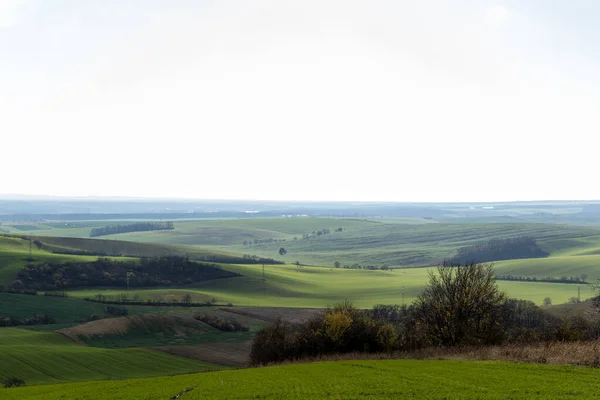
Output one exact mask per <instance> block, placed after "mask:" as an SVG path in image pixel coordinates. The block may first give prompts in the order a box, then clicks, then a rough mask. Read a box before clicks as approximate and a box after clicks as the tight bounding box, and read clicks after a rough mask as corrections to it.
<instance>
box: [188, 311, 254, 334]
mask: <svg viewBox="0 0 600 400" xmlns="http://www.w3.org/2000/svg"><path fill="white" fill-rule="evenodd" d="M195 318H196V319H197V320H198V321H202V322H204V323H206V324H208V325H210V326H212V327H213V328H217V329H218V330H220V331H223V332H247V331H249V330H250V328H249V327H247V326H245V325H242V324H240V323H239V322H237V321H236V320H233V319H231V320H230V319H224V318H219V317H216V316H209V315H206V314H200V315H198V316H197V317H195Z"/></svg>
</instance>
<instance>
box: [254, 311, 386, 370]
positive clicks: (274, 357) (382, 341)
mask: <svg viewBox="0 0 600 400" xmlns="http://www.w3.org/2000/svg"><path fill="white" fill-rule="evenodd" d="M397 342H398V333H397V330H396V328H395V327H394V326H393V325H392V324H390V323H389V322H387V321H383V320H377V319H374V318H373V317H372V316H371V313H370V312H369V311H364V310H360V309H358V308H356V307H354V305H353V304H352V303H350V302H344V303H341V304H339V305H337V306H335V307H333V308H329V309H327V310H326V311H325V312H323V313H320V314H318V315H316V316H315V317H313V318H311V319H310V320H308V321H307V322H305V323H304V324H301V325H299V326H298V327H296V328H293V327H290V326H287V325H285V324H284V323H283V322H282V321H281V320H278V321H277V322H276V323H275V324H274V325H271V326H268V327H266V328H265V329H263V330H262V331H260V332H259V333H258V334H257V335H256V337H255V339H254V342H253V344H252V352H251V355H250V360H251V362H252V363H253V364H264V363H268V362H278V361H283V360H294V359H299V358H303V357H310V356H318V355H323V354H334V353H349V352H383V351H392V350H394V349H396V346H397Z"/></svg>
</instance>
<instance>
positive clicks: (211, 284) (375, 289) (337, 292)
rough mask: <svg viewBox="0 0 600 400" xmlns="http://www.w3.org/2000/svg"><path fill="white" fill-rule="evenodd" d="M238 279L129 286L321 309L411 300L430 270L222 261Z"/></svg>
mask: <svg viewBox="0 0 600 400" xmlns="http://www.w3.org/2000/svg"><path fill="white" fill-rule="evenodd" d="M223 267H224V268H226V269H228V270H230V271H233V272H237V273H239V274H241V275H242V276H240V277H235V278H227V279H218V280H214V281H207V282H202V283H199V284H193V285H188V286H182V287H172V288H148V289H146V288H144V289H135V288H132V290H130V295H131V296H135V295H137V296H138V297H139V298H141V299H147V298H153V299H161V300H168V299H181V297H182V296H184V295H185V294H190V295H191V296H192V299H194V300H199V301H202V300H206V299H210V298H213V297H214V298H216V299H217V301H218V303H220V304H223V303H232V304H234V305H236V306H271V307H272V306H283V307H316V308H320V307H325V306H327V305H333V304H335V303H338V302H340V301H343V300H345V299H347V300H351V301H353V302H354V303H355V304H356V305H357V306H359V307H372V306H373V305H375V304H401V303H402V293H403V291H404V301H405V303H406V304H409V303H410V302H412V301H413V300H414V299H415V298H416V296H418V294H419V293H420V292H421V290H422V289H423V288H424V287H425V285H426V283H427V279H428V273H429V271H430V270H431V269H430V268H405V269H396V270H391V271H379V270H377V271H368V270H353V269H344V268H339V269H336V268H323V267H297V266H295V265H267V266H265V275H264V276H265V279H264V280H263V272H262V266H261V265H224V266H223ZM499 285H500V288H501V289H503V290H505V291H506V292H507V293H508V295H509V296H511V297H515V298H520V299H526V300H531V301H534V302H536V303H538V304H541V303H542V301H543V299H544V298H545V297H548V296H549V297H551V298H552V300H553V302H554V303H555V304H557V303H561V302H566V301H567V300H568V299H569V298H570V297H573V296H577V286H578V285H574V284H563V283H543V282H513V281H500V282H499ZM582 287H583V289H582V291H581V294H582V297H583V298H586V297H591V296H592V295H593V294H592V293H591V291H590V292H589V293H587V292H586V290H585V289H588V288H589V286H587V285H582ZM98 293H100V294H104V295H107V296H116V295H119V294H121V293H123V289H105V288H87V289H82V290H73V291H69V295H70V296H73V297H79V298H83V297H93V296H94V295H95V294H98Z"/></svg>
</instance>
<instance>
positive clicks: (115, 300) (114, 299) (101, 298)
mask: <svg viewBox="0 0 600 400" xmlns="http://www.w3.org/2000/svg"><path fill="white" fill-rule="evenodd" d="M83 300H85V301H91V302H93V303H102V304H118V305H129V306H152V307H217V306H222V307H224V306H227V307H233V304H231V303H227V304H225V303H223V304H218V303H217V300H216V299H215V298H213V299H211V300H204V301H192V300H191V298H189V297H188V296H186V295H184V296H183V297H182V298H181V300H178V299H176V298H173V299H169V300H159V299H147V300H142V299H141V298H140V297H139V295H135V296H133V297H132V298H130V297H129V296H128V295H127V293H121V294H118V295H115V296H107V295H103V294H96V295H94V296H93V297H85V298H84V299H83Z"/></svg>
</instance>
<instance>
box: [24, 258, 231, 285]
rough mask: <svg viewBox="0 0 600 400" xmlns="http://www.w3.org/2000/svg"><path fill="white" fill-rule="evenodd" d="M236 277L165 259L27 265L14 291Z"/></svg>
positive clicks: (206, 265)
mask: <svg viewBox="0 0 600 400" xmlns="http://www.w3.org/2000/svg"><path fill="white" fill-rule="evenodd" d="M234 276H239V275H238V274H236V273H233V272H229V271H225V270H223V269H221V267H220V266H219V265H217V264H209V263H202V262H194V261H190V260H189V259H188V258H186V257H178V256H165V257H153V258H142V259H141V260H140V261H139V262H135V261H113V260H110V259H108V258H99V259H98V260H96V261H84V262H67V263H43V264H40V265H27V266H25V267H24V268H22V269H21V270H20V271H19V272H18V273H17V279H16V280H15V281H14V282H13V285H12V287H13V288H14V289H29V290H62V289H64V288H75V287H88V286H113V287H114V286H117V287H126V286H127V285H129V286H130V287H145V286H166V285H185V284H189V283H193V282H201V281H206V280H210V279H219V278H229V277H234Z"/></svg>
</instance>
